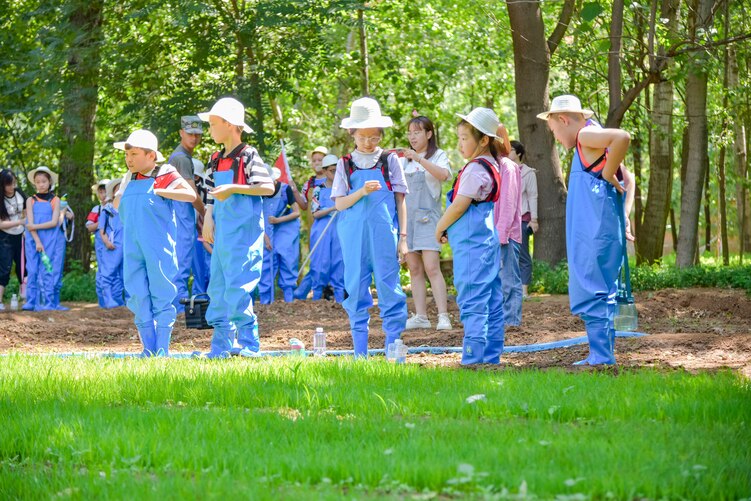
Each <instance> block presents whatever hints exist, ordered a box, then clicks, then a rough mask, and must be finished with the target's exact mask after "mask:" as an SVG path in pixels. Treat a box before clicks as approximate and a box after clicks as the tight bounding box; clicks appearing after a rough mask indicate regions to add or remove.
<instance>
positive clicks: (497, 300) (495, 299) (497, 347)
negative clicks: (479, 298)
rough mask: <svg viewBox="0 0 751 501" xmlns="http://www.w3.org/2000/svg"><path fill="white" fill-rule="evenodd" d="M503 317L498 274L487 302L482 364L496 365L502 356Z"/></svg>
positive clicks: (500, 280)
mask: <svg viewBox="0 0 751 501" xmlns="http://www.w3.org/2000/svg"><path fill="white" fill-rule="evenodd" d="M503 323H504V315H503V280H502V279H501V276H500V274H498V275H497V276H496V279H495V280H493V281H492V282H491V284H490V301H489V302H488V337H487V341H486V342H485V354H484V359H483V362H484V363H486V364H498V363H500V362H501V355H502V354H503V344H504V340H505V337H506V336H505V329H504V325H503Z"/></svg>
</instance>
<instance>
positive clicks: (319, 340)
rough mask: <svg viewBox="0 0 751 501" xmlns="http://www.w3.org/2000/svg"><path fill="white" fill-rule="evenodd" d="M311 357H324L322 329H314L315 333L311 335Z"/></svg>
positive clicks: (323, 334)
mask: <svg viewBox="0 0 751 501" xmlns="http://www.w3.org/2000/svg"><path fill="white" fill-rule="evenodd" d="M313 355H314V356H316V357H325V356H326V333H325V332H323V327H316V333H315V334H313Z"/></svg>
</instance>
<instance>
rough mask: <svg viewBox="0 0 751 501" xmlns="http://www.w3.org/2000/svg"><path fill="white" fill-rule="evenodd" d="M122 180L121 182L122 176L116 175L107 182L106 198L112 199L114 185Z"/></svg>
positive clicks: (113, 196)
mask: <svg viewBox="0 0 751 501" xmlns="http://www.w3.org/2000/svg"><path fill="white" fill-rule="evenodd" d="M122 182H123V180H122V178H119V177H116V178H115V179H113V180H111V181H108V182H107V188H106V190H107V200H112V199H113V198H115V194H114V191H115V186H117V185H118V184H120V183H122Z"/></svg>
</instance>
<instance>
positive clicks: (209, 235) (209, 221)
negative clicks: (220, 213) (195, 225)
mask: <svg viewBox="0 0 751 501" xmlns="http://www.w3.org/2000/svg"><path fill="white" fill-rule="evenodd" d="M201 236H202V237H203V241H204V242H206V243H208V244H211V245H213V244H214V219H213V218H210V217H207V218H204V220H203V231H202V232H201Z"/></svg>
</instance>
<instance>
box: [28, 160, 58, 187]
mask: <svg viewBox="0 0 751 501" xmlns="http://www.w3.org/2000/svg"><path fill="white" fill-rule="evenodd" d="M39 172H46V173H47V174H49V176H50V179H52V184H57V179H58V177H57V174H55V173H54V172H52V171H51V170H50V168H49V167H47V166H44V165H42V166H41V167H37V168H36V169H32V170H31V171H29V173H28V174H27V175H26V177H27V178H28V179H29V181H31V182H32V183H34V176H36V175H37V173H39Z"/></svg>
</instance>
